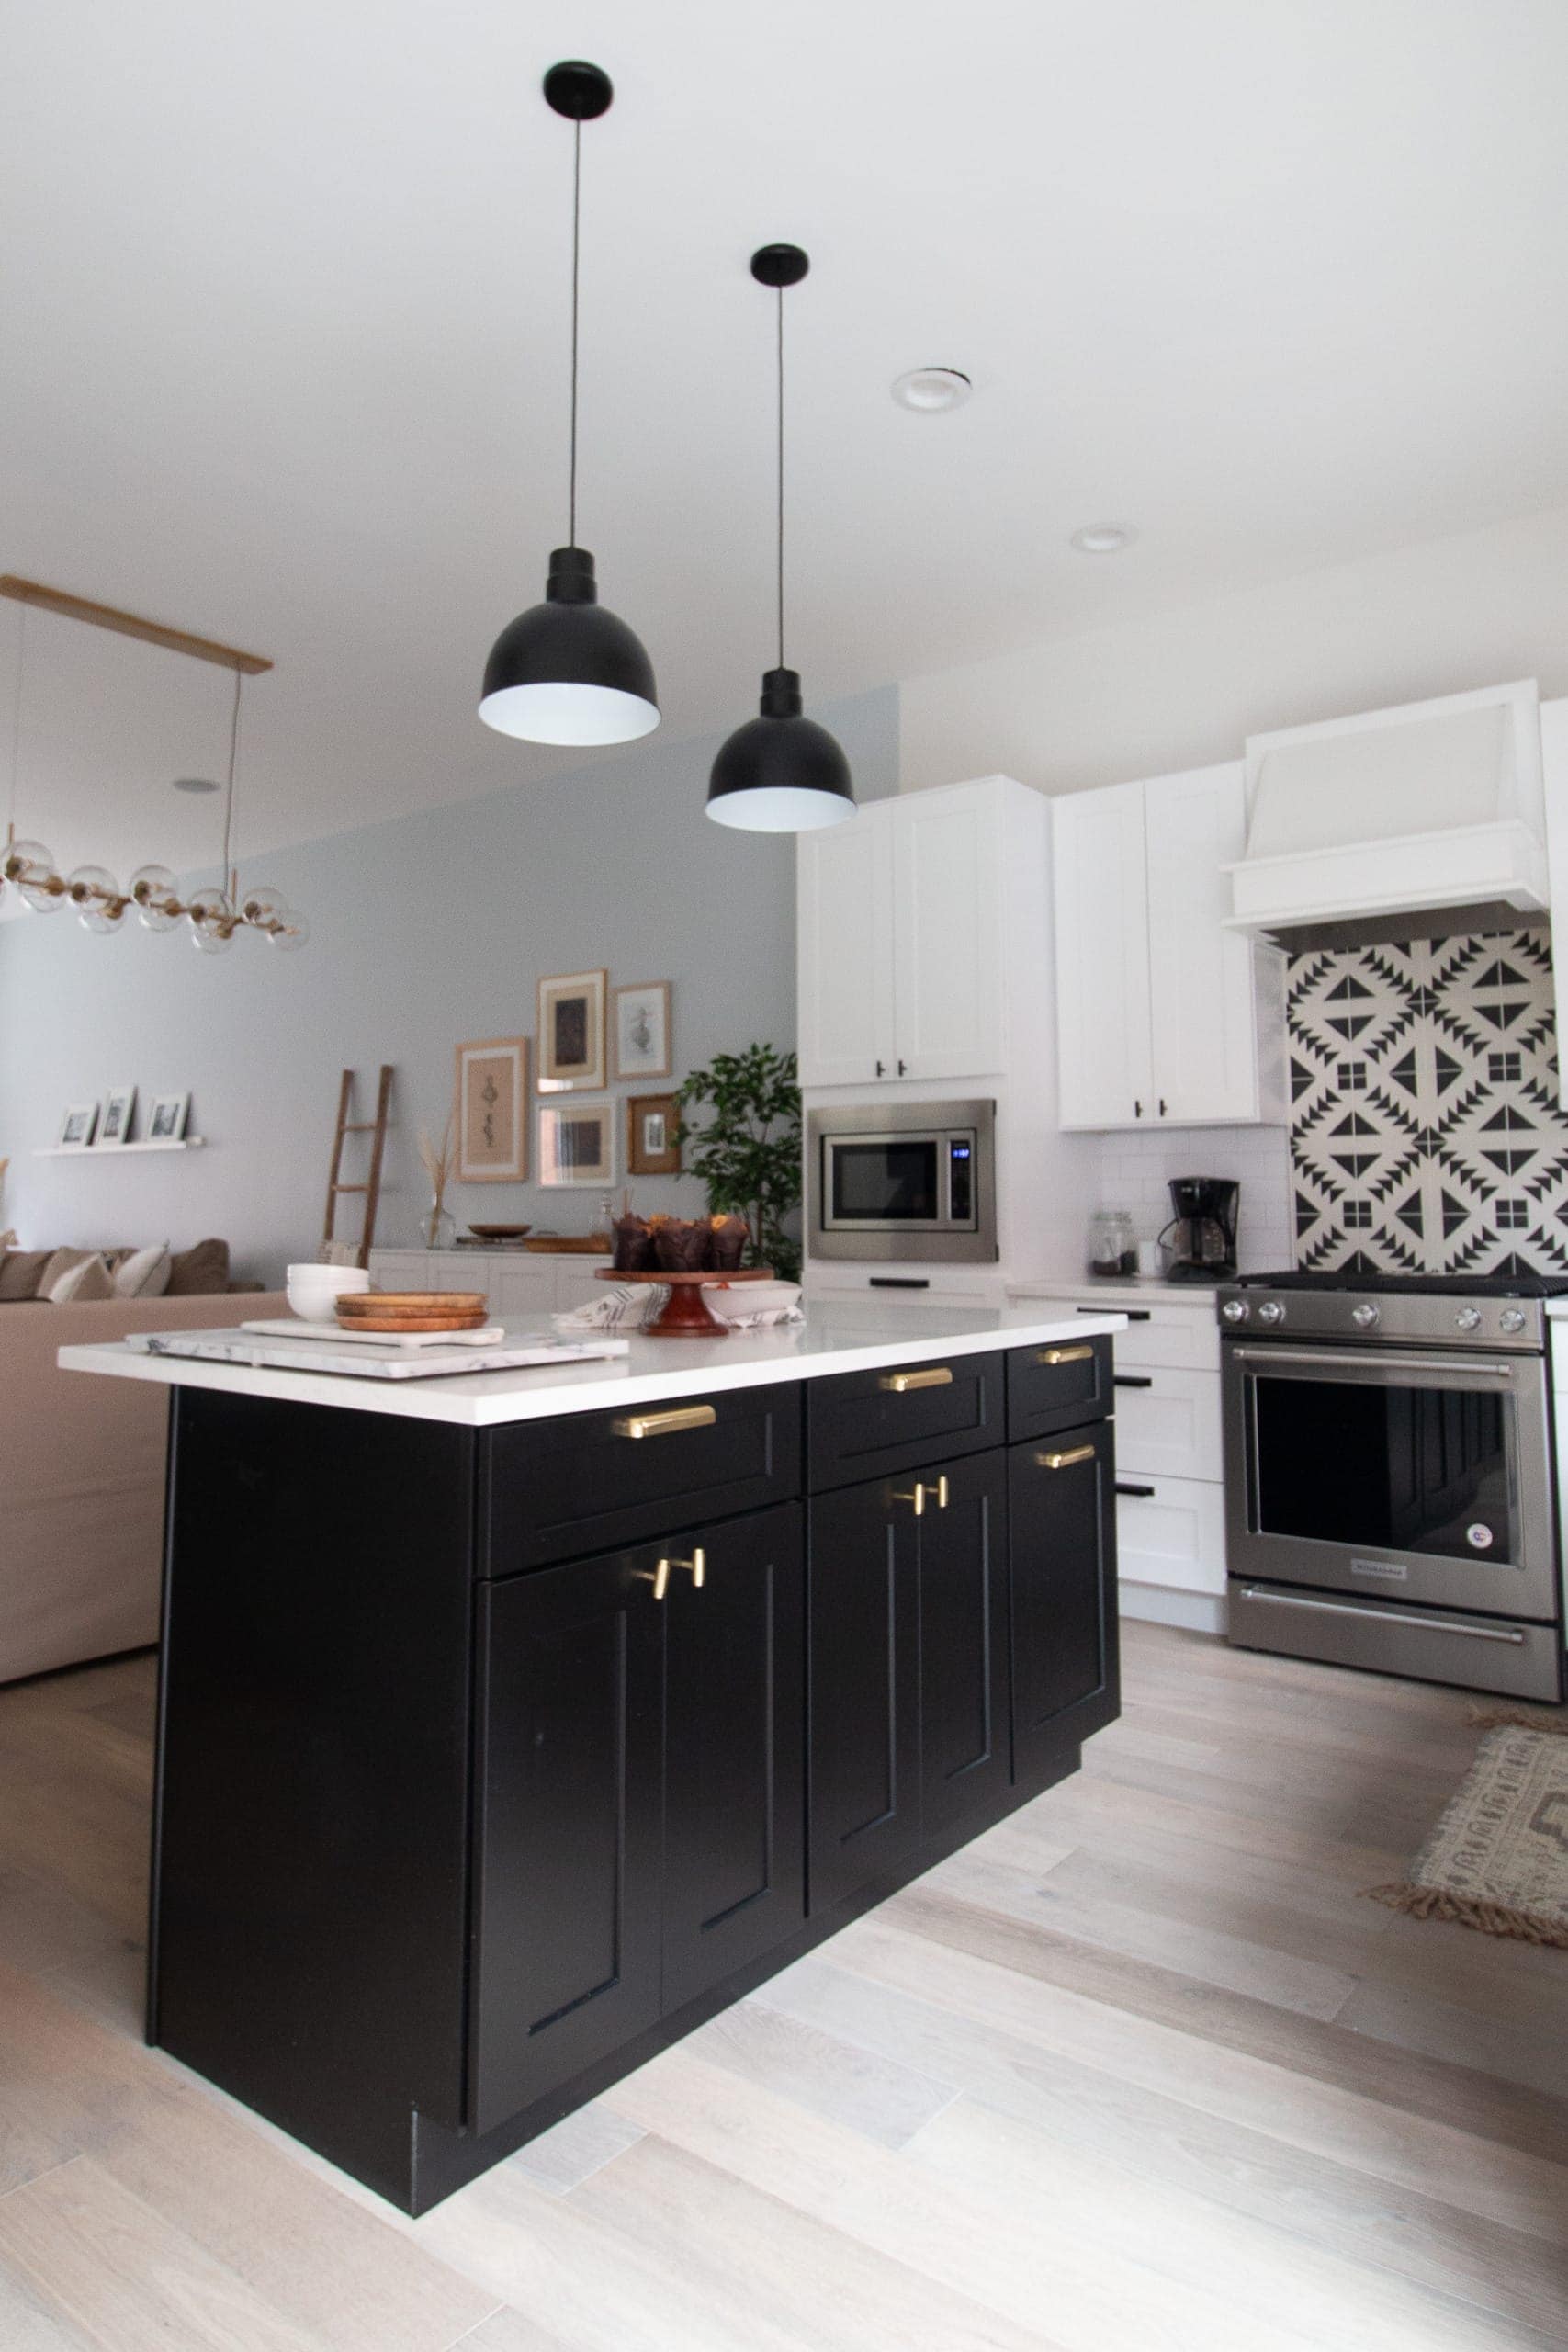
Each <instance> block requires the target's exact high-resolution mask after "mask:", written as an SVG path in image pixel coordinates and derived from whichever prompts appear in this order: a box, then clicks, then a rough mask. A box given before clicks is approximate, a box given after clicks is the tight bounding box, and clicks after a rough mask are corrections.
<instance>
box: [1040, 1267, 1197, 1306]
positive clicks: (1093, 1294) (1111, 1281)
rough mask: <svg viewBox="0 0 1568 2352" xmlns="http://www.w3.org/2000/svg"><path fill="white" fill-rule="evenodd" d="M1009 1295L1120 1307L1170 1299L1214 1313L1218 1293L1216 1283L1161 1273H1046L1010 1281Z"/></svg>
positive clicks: (1175, 1302)
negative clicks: (1091, 1276)
mask: <svg viewBox="0 0 1568 2352" xmlns="http://www.w3.org/2000/svg"><path fill="white" fill-rule="evenodd" d="M1007 1295H1008V1296H1009V1298H1024V1299H1033V1298H1071V1299H1079V1298H1103V1299H1106V1300H1108V1301H1110V1302H1111V1305H1112V1306H1117V1307H1128V1306H1136V1305H1137V1303H1138V1301H1139V1300H1140V1299H1141V1298H1157V1299H1159V1300H1160V1301H1161V1302H1162V1303H1163V1302H1165V1301H1167V1300H1168V1301H1169V1302H1170V1303H1171V1304H1172V1305H1173V1306H1200V1307H1201V1308H1202V1309H1203V1310H1204V1312H1205V1313H1206V1314H1209V1315H1213V1312H1214V1304H1215V1300H1216V1298H1217V1296H1218V1285H1217V1283H1168V1282H1167V1281H1166V1280H1165V1279H1164V1277H1163V1276H1161V1275H1158V1274H1135V1275H1134V1274H1129V1275H1116V1274H1104V1275H1101V1276H1100V1277H1099V1278H1098V1279H1097V1280H1094V1281H1085V1282H1064V1283H1054V1282H1052V1281H1051V1280H1050V1279H1049V1278H1048V1277H1047V1276H1045V1275H1043V1274H1042V1275H1040V1276H1038V1277H1037V1278H1035V1279H1034V1280H1032V1281H1030V1282H1022V1283H1009V1284H1008V1292H1007Z"/></svg>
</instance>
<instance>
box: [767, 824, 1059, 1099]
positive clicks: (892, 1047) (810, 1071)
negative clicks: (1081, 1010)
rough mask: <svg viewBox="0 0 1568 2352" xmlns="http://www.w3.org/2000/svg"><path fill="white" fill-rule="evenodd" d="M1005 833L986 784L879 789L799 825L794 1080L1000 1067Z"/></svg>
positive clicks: (869, 1079) (865, 1079) (809, 1082)
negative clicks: (879, 793) (856, 803)
mask: <svg viewBox="0 0 1568 2352" xmlns="http://www.w3.org/2000/svg"><path fill="white" fill-rule="evenodd" d="M1015 789H1016V787H1015ZM1001 831H1002V827H1001V813H1000V804H999V798H998V792H997V791H996V790H995V789H994V788H993V787H992V786H990V785H989V784H988V783H986V782H982V783H979V784H974V785H957V786H953V787H951V788H948V789H943V790H941V791H936V792H919V793H909V794H908V795H904V796H901V797H895V798H892V799H888V800H874V801H872V802H871V803H870V804H869V805H868V806H867V807H866V808H864V809H862V810H861V811H860V813H859V814H858V815H857V816H855V817H853V818H852V820H850V822H849V823H848V824H845V825H837V826H833V827H831V828H829V829H828V830H825V831H821V832H817V833H807V834H804V835H802V837H801V840H800V842H799V844H798V864H797V868H796V873H797V885H798V938H799V967H798V968H799V976H800V1079H801V1083H802V1085H804V1086H862V1085H866V1084H870V1083H874V1082H875V1081H876V1080H878V1079H899V1078H904V1079H942V1080H945V1079H955V1078H963V1079H967V1078H984V1077H987V1076H989V1075H992V1074H994V1073H995V1072H996V1071H998V1069H1000V1068H1001V1066H1002V1061H1003V1052H1004V1029H1005V1023H1004V1015H1003V1004H1002V975H1001V931H1002V919H1001V910H1002V903H1003V891H1002V875H1001Z"/></svg>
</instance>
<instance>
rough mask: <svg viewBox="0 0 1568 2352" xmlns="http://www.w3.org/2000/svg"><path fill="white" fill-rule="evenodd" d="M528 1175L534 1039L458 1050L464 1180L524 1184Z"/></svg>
mask: <svg viewBox="0 0 1568 2352" xmlns="http://www.w3.org/2000/svg"><path fill="white" fill-rule="evenodd" d="M527 1173H528V1040H527V1038H526V1037H480V1038H475V1039H474V1040H473V1041H472V1042H471V1043H470V1044H468V1045H466V1046H458V1048H457V1182H459V1184H521V1183H522V1182H524V1180H525V1178H526V1176H527Z"/></svg>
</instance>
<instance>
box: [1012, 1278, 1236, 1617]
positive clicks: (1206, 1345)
mask: <svg viewBox="0 0 1568 2352" xmlns="http://www.w3.org/2000/svg"><path fill="white" fill-rule="evenodd" d="M1008 1298H1009V1303H1010V1304H1013V1303H1015V1302H1016V1303H1018V1304H1020V1305H1021V1304H1023V1303H1024V1302H1025V1301H1026V1300H1035V1299H1043V1298H1050V1299H1058V1300H1060V1301H1061V1302H1062V1303H1063V1304H1064V1305H1065V1306H1082V1307H1083V1308H1084V1309H1085V1310H1086V1311H1087V1310H1088V1308H1089V1304H1090V1302H1091V1301H1092V1302H1093V1303H1094V1304H1095V1305H1097V1306H1099V1307H1100V1308H1101V1309H1104V1308H1106V1307H1114V1308H1115V1310H1116V1311H1117V1313H1118V1314H1122V1315H1126V1316H1128V1317H1131V1318H1132V1319H1131V1320H1130V1321H1129V1323H1128V1326H1127V1329H1125V1330H1124V1331H1119V1332H1118V1333H1117V1334H1116V1553H1117V1574H1118V1577H1119V1579H1120V1589H1121V1596H1122V1616H1123V1617H1148V1618H1153V1619H1154V1620H1156V1623H1160V1624H1164V1625H1184V1626H1186V1627H1188V1628H1189V1630H1190V1631H1191V1632H1194V1633H1201V1634H1220V1633H1223V1632H1224V1623H1225V1617H1224V1610H1225V1509H1224V1493H1225V1490H1224V1463H1223V1461H1222V1459H1221V1450H1220V1331H1219V1325H1218V1323H1217V1322H1216V1320H1215V1315H1214V1294H1213V1291H1212V1290H1202V1291H1200V1292H1196V1293H1194V1292H1192V1291H1190V1290H1187V1289H1184V1288H1183V1287H1182V1285H1180V1284H1179V1283H1169V1284H1166V1283H1077V1284H1074V1283H1068V1284H1065V1285H1057V1284H1054V1283H1030V1284H1027V1285H1023V1286H1021V1287H1010V1289H1009V1293H1008Z"/></svg>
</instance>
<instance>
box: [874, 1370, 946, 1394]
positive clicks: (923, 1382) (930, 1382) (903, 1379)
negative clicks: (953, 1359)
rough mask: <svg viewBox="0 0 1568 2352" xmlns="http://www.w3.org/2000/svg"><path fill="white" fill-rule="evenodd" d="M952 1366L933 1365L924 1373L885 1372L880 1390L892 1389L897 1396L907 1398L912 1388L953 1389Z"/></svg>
mask: <svg viewBox="0 0 1568 2352" xmlns="http://www.w3.org/2000/svg"><path fill="white" fill-rule="evenodd" d="M952 1385H953V1369H952V1366H951V1365H949V1364H945V1363H933V1364H931V1365H929V1366H928V1367H927V1369H926V1370H925V1371H924V1372H885V1373H884V1374H883V1375H882V1378H881V1379H880V1380H879V1381H878V1382H877V1386H878V1387H879V1388H886V1389H890V1390H891V1391H892V1393H893V1395H894V1396H895V1397H907V1396H908V1393H909V1391H910V1389H911V1388H951V1387H952Z"/></svg>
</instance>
